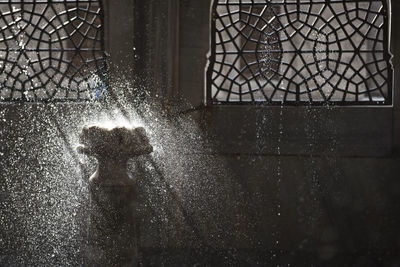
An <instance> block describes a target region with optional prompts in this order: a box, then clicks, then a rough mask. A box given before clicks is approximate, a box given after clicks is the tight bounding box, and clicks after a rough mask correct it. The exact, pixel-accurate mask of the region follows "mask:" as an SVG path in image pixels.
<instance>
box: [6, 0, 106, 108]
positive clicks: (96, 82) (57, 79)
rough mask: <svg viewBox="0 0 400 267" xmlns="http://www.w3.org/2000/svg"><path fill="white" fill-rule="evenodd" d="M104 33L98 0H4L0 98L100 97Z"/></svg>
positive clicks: (17, 99)
mask: <svg viewBox="0 0 400 267" xmlns="http://www.w3.org/2000/svg"><path fill="white" fill-rule="evenodd" d="M103 34H104V33H103V11H102V6H101V2H100V1H99V0H53V1H45V0H24V1H15V0H12V1H5V0H0V101H1V100H2V101H57V100H87V99H92V98H99V97H101V96H102V95H103V94H104V91H105V83H104V74H105V71H106V60H105V59H106V58H105V53H104V36H103Z"/></svg>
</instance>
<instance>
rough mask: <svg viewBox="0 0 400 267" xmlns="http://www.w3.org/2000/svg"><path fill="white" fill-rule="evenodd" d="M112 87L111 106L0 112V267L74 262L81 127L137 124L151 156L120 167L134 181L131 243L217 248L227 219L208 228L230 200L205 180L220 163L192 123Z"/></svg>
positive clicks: (84, 170)
mask: <svg viewBox="0 0 400 267" xmlns="http://www.w3.org/2000/svg"><path fill="white" fill-rule="evenodd" d="M114 88H117V89H115V92H114V93H115V94H116V95H117V97H116V98H115V99H117V101H115V100H114V101H113V100H110V99H108V100H104V101H102V102H92V103H81V104H75V103H74V104H61V103H59V104H13V105H5V104H4V105H2V106H1V109H0V157H1V161H0V168H1V169H2V172H1V174H0V176H1V177H0V190H1V192H5V194H3V195H2V196H1V197H2V201H1V202H0V205H1V206H0V212H1V213H0V222H1V225H2V227H3V229H2V231H1V234H0V244H2V245H1V249H2V253H1V256H0V263H1V265H4V264H5V265H30V266H55V265H63V266H78V265H82V264H83V263H84V258H85V242H86V235H87V233H86V229H87V224H88V221H87V220H88V218H87V215H86V214H87V211H86V209H87V207H88V192H87V179H88V178H89V176H90V174H91V173H93V169H94V167H95V166H96V163H95V162H94V159H91V158H88V157H86V156H84V155H80V154H78V153H77V151H76V149H75V148H76V147H77V145H78V144H79V140H78V135H79V133H80V131H81V129H82V127H83V126H84V125H99V126H102V127H106V128H112V127H115V126H124V127H128V128H133V127H138V126H142V127H145V128H146V131H147V133H148V135H149V137H150V142H151V144H152V145H153V147H154V153H153V155H152V156H142V157H139V158H138V159H135V160H131V162H130V164H129V169H130V171H131V172H132V173H133V175H136V176H137V178H138V180H139V181H140V184H141V192H142V198H143V206H142V207H141V210H142V212H143V215H142V219H141V220H142V228H143V229H141V233H142V235H141V237H140V240H139V243H140V244H141V246H143V247H159V248H161V249H162V248H166V247H170V246H171V245H173V246H175V247H176V246H178V247H179V246H182V245H183V244H184V245H185V246H186V247H191V246H193V247H194V248H196V247H197V248H198V247H201V246H203V247H216V244H218V246H224V244H222V245H221V244H220V242H223V241H220V240H223V239H222V238H219V237H220V236H221V234H222V235H223V234H224V232H225V229H226V228H225V227H224V225H223V223H224V220H225V222H226V224H228V222H229V220H230V219H229V218H222V219H221V220H220V221H221V223H209V222H211V221H214V220H216V218H219V217H220V214H219V211H220V210H222V209H223V207H222V203H224V202H225V201H224V200H222V199H221V198H225V197H226V196H227V195H229V194H230V193H229V192H227V191H226V190H227V189H226V187H224V186H223V185H222V184H221V183H220V182H219V181H217V179H214V178H212V177H216V176H219V177H224V176H225V177H229V174H228V173H227V171H226V170H227V168H225V167H224V162H221V160H219V159H218V158H216V157H212V156H210V155H209V154H208V152H210V150H211V147H210V145H209V144H208V143H207V141H206V138H204V136H203V134H202V132H201V131H200V129H199V127H198V125H197V124H196V122H195V121H193V120H191V119H189V118H187V117H184V116H178V115H177V116H173V117H171V116H166V114H165V112H164V111H163V109H162V108H161V107H160V106H159V105H157V104H156V103H153V102H151V101H150V100H148V101H143V99H140V101H139V100H136V99H133V100H128V99H132V98H129V97H128V96H127V95H126V92H127V91H135V90H137V91H139V93H140V94H143V89H142V88H133V87H129V86H127V85H126V83H124V82H121V83H120V84H118V85H116V86H114ZM135 93H136V91H135ZM139 102H140V103H139ZM205 222H208V223H207V224H206V223H205ZM201 225H208V226H210V227H208V228H207V229H202V228H201V227H200V226H201ZM227 234H228V233H227Z"/></svg>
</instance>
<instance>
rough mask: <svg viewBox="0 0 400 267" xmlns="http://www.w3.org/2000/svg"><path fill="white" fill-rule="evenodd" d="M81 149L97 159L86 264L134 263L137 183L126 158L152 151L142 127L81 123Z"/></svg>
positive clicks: (126, 264) (135, 258) (91, 187)
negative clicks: (105, 126)
mask: <svg viewBox="0 0 400 267" xmlns="http://www.w3.org/2000/svg"><path fill="white" fill-rule="evenodd" d="M79 141H80V143H81V145H80V146H79V147H78V151H79V152H80V153H84V154H86V155H89V156H94V157H96V158H97V160H98V167H97V169H96V172H95V173H94V174H93V175H92V176H91V177H90V178H89V191H90V225H89V241H88V250H87V265H88V266H136V265H137V263H138V257H137V242H136V241H137V221H138V220H137V217H136V206H137V184H136V181H135V179H134V178H133V177H132V176H131V175H130V174H129V173H128V171H127V163H128V160H129V159H130V158H132V157H136V156H140V155H144V154H149V153H151V152H152V151H153V147H152V146H151V145H150V142H149V139H148V137H147V135H146V132H145V130H144V128H141V127H140V128H134V129H128V128H125V127H116V128H113V129H107V128H102V127H98V126H91V127H84V128H83V130H82V133H81V135H80V137H79Z"/></svg>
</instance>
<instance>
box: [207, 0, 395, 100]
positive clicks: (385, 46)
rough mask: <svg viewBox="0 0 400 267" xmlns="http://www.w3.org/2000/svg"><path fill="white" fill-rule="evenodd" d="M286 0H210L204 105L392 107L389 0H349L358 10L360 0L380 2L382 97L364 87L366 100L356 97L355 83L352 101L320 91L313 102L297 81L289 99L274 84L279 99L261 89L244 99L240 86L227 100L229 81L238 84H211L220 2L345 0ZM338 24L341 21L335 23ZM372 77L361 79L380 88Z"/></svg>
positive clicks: (268, 82)
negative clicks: (328, 96) (222, 93)
mask: <svg viewBox="0 0 400 267" xmlns="http://www.w3.org/2000/svg"><path fill="white" fill-rule="evenodd" d="M229 2H231V3H229ZM287 2H288V1H286V0H285V1H284V0H259V1H258V0H257V1H250V0H237V1H236V0H233V1H232V0H213V1H212V4H211V16H210V19H211V23H210V33H211V35H210V53H209V57H208V59H209V60H208V66H207V71H206V93H205V98H206V100H205V102H206V104H207V105H213V104H245V105H248V104H263V105H282V104H284V105H327V104H328V105H345V106H361V105H363V106H365V105H368V106H392V105H393V95H394V90H393V85H394V76H393V73H394V70H393V65H392V58H393V55H392V53H391V48H390V44H391V39H390V36H391V1H390V0H380V1H378V0H377V1H373V0H365V1H354V3H353V4H354V5H356V6H357V8H358V9H360V8H359V3H360V2H363V3H368V2H371V3H372V2H374V3H375V4H376V3H379V4H381V5H382V7H381V9H382V11H381V12H382V13H380V15H379V17H382V20H383V25H382V26H381V27H380V28H379V30H382V32H383V33H382V35H383V36H382V40H380V41H381V42H382V50H381V52H382V53H383V60H384V62H385V65H386V75H385V77H384V76H382V77H383V80H385V81H384V83H386V85H387V86H386V92H385V95H384V93H382V94H381V96H383V95H384V98H383V97H382V98H381V99H374V98H373V97H371V92H370V91H369V88H366V91H365V92H366V94H368V100H367V101H361V100H360V99H359V97H358V95H359V94H358V86H356V88H357V89H356V90H357V91H355V94H354V95H356V97H355V99H354V100H347V99H345V98H344V97H343V99H340V98H339V99H332V98H331V99H326V98H325V97H324V96H323V94H322V93H321V95H322V98H321V99H319V100H317V101H315V99H314V98H313V97H311V96H310V95H311V94H310V90H309V88H308V86H307V88H306V89H305V88H302V89H301V88H300V87H301V86H300V85H301V83H300V85H299V84H297V86H296V89H295V90H296V92H293V91H292V94H293V95H295V98H292V99H287V98H286V95H287V91H288V89H287V88H288V87H281V88H277V87H278V86H277V87H276V88H274V90H276V89H278V91H279V90H281V92H282V94H285V96H284V97H281V98H280V99H279V98H277V99H273V97H271V98H268V96H266V94H265V93H264V92H263V94H264V96H263V97H264V99H256V98H255V97H254V96H253V93H250V94H249V95H250V96H248V97H247V99H245V100H244V99H243V98H242V95H241V94H240V93H241V87H240V89H238V91H239V92H236V93H238V97H237V99H234V100H231V99H230V97H229V95H230V94H231V93H232V84H233V83H236V84H238V83H237V82H236V81H231V80H230V81H229V82H231V85H230V88H228V89H227V88H223V83H221V86H215V84H213V83H214V80H215V79H216V76H218V75H220V74H217V75H216V74H215V73H216V72H215V68H214V67H215V65H216V57H217V55H216V50H217V48H216V47H217V45H218V44H217V38H216V34H217V31H218V29H217V21H218V19H219V16H218V12H217V7H218V6H219V5H222V6H223V5H229V4H230V5H236V6H240V8H241V7H242V6H244V5H247V6H253V5H264V6H267V5H270V4H271V5H272V6H281V7H282V8H285V10H287V8H286V5H288V4H290V5H294V4H295V5H297V9H298V10H299V8H300V6H301V5H306V4H307V3H308V5H311V6H312V5H323V4H326V2H329V3H328V4H329V5H331V4H336V5H338V4H343V5H344V2H345V1H339V0H338V1H323V0H321V1H318V2H315V1H305V0H298V1H289V2H290V3H287ZM306 2H307V3H306ZM368 8H371V6H370V7H368ZM228 12H229V10H228ZM241 12H242V11H241V10H240V11H239V14H240V13H241ZM250 12H251V11H250ZM356 12H357V14H358V12H359V11H358V10H356ZM296 13H297V15H298V14H299V13H300V12H296ZM282 14H283V15H285V14H284V13H281V14H275V15H276V17H279V15H280V16H282ZM333 15H334V16H335V14H333ZM298 16H299V15H298ZM366 16H368V15H366ZM276 17H275V20H276ZM229 19H230V21H231V22H232V24H233V20H232V18H231V17H230V18H229ZM317 19H319V18H317ZM280 23H281V24H282V22H280ZM339 23H341V22H339ZM230 26H231V25H229V27H230ZM341 26H343V25H342V24H341ZM280 30H285V31H286V28H284V29H280ZM228 35H229V33H228ZM229 38H230V39H235V37H234V38H232V36H228V39H229ZM288 39H289V38H288ZM364 39H366V38H365V37H364ZM224 41H226V40H224ZM229 41H232V40H228V42H229ZM314 48H315V47H314ZM222 49H223V52H224V57H225V56H226V49H225V47H223V48H222ZM326 50H328V47H327V48H326ZM282 51H284V49H281V52H282ZM219 52H221V51H219ZM255 52H256V51H255ZM297 52H298V51H297ZM300 52H301V51H300ZM356 52H358V51H356ZM358 53H360V52H358ZM328 62H329V61H328ZM224 63H225V62H222V64H221V65H220V70H221V69H222V65H223V64H224ZM339 63H341V62H339ZM368 63H369V62H368ZM245 64H246V63H245ZM328 64H329V63H328ZM328 64H327V65H328ZM287 65H289V64H287ZM348 65H350V64H348ZM367 65H368V64H367ZM377 69H378V68H377ZM378 70H379V69H378ZM366 71H367V72H370V70H369V68H366ZM379 71H382V70H379ZM383 71H385V70H383ZM260 73H261V71H260ZM370 73H372V72H370ZM334 74H335V73H334ZM341 75H346V72H344V73H342V74H341ZM220 76H223V75H220ZM226 76H227V75H226ZM226 76H225V77H224V80H227V79H229V77H228V78H226ZM237 76H245V75H243V73H240V72H239V73H238V75H237ZM361 76H362V75H360V77H361ZM281 77H283V78H280V79H282V80H284V79H285V77H284V75H281ZM373 77H374V76H372V79H371V77H366V78H364V81H366V80H367V79H370V80H373V81H374V83H375V84H377V86H376V90H381V89H380V87H379V86H378V84H379V82H377V81H375V80H376V79H375V78H373ZM246 78H248V77H246ZM306 78H307V77H306ZM265 80H267V83H266V85H267V86H270V85H271V84H272V82H271V81H270V80H268V79H265ZM246 83H248V82H244V83H243V84H246ZM293 84H295V83H293ZM289 85H290V81H289ZM270 87H271V86H270ZM272 87H273V86H272ZM303 87H304V86H303ZM331 87H332V89H331V91H335V90H336V88H337V87H334V86H331ZM248 88H250V90H248V91H252V88H251V86H250V85H249V86H248ZM264 88H265V87H262V86H260V87H259V88H258V89H261V90H259V91H263V89H264ZM221 89H222V90H221ZM224 89H225V90H226V94H227V95H228V97H226V99H222V97H219V98H218V97H217V96H218V93H219V92H220V91H223V90H224ZM347 89H348V86H347V87H346V92H345V93H344V94H346V93H347V94H349V93H348V92H347ZM216 90H217V93H216V92H215V91H216ZM300 90H302V92H301V94H303V95H304V94H308V95H309V97H308V99H307V97H305V98H302V99H301V98H300V95H301V94H299V92H300ZM314 90H320V91H322V90H325V89H323V88H319V86H318V83H317V82H316V83H315V89H314ZM285 91H286V92H285ZM311 92H312V93H313V91H311ZM381 92H382V91H381ZM272 95H273V94H272Z"/></svg>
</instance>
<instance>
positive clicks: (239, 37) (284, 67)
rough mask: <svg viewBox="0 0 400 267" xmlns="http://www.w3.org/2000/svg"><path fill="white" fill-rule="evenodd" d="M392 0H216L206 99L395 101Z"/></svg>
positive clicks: (292, 102)
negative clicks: (391, 37)
mask: <svg viewBox="0 0 400 267" xmlns="http://www.w3.org/2000/svg"><path fill="white" fill-rule="evenodd" d="M388 10H389V8H388V3H387V0H357V1H354V0H215V2H214V6H213V11H214V12H213V19H212V34H211V56H210V64H209V69H208V73H207V101H208V103H214V104H221V103H249V102H253V103H256V102H263V103H266V104H275V103H276V104H281V103H286V104H301V103H303V104H305V103H308V104H326V103H332V104H353V105H354V104H356V105H359V104H374V105H377V104H380V105H385V104H387V105H390V104H392V67H391V63H390V60H391V54H390V52H389V28H390V26H389V23H390V18H389V16H390V14H389V12H388Z"/></svg>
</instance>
